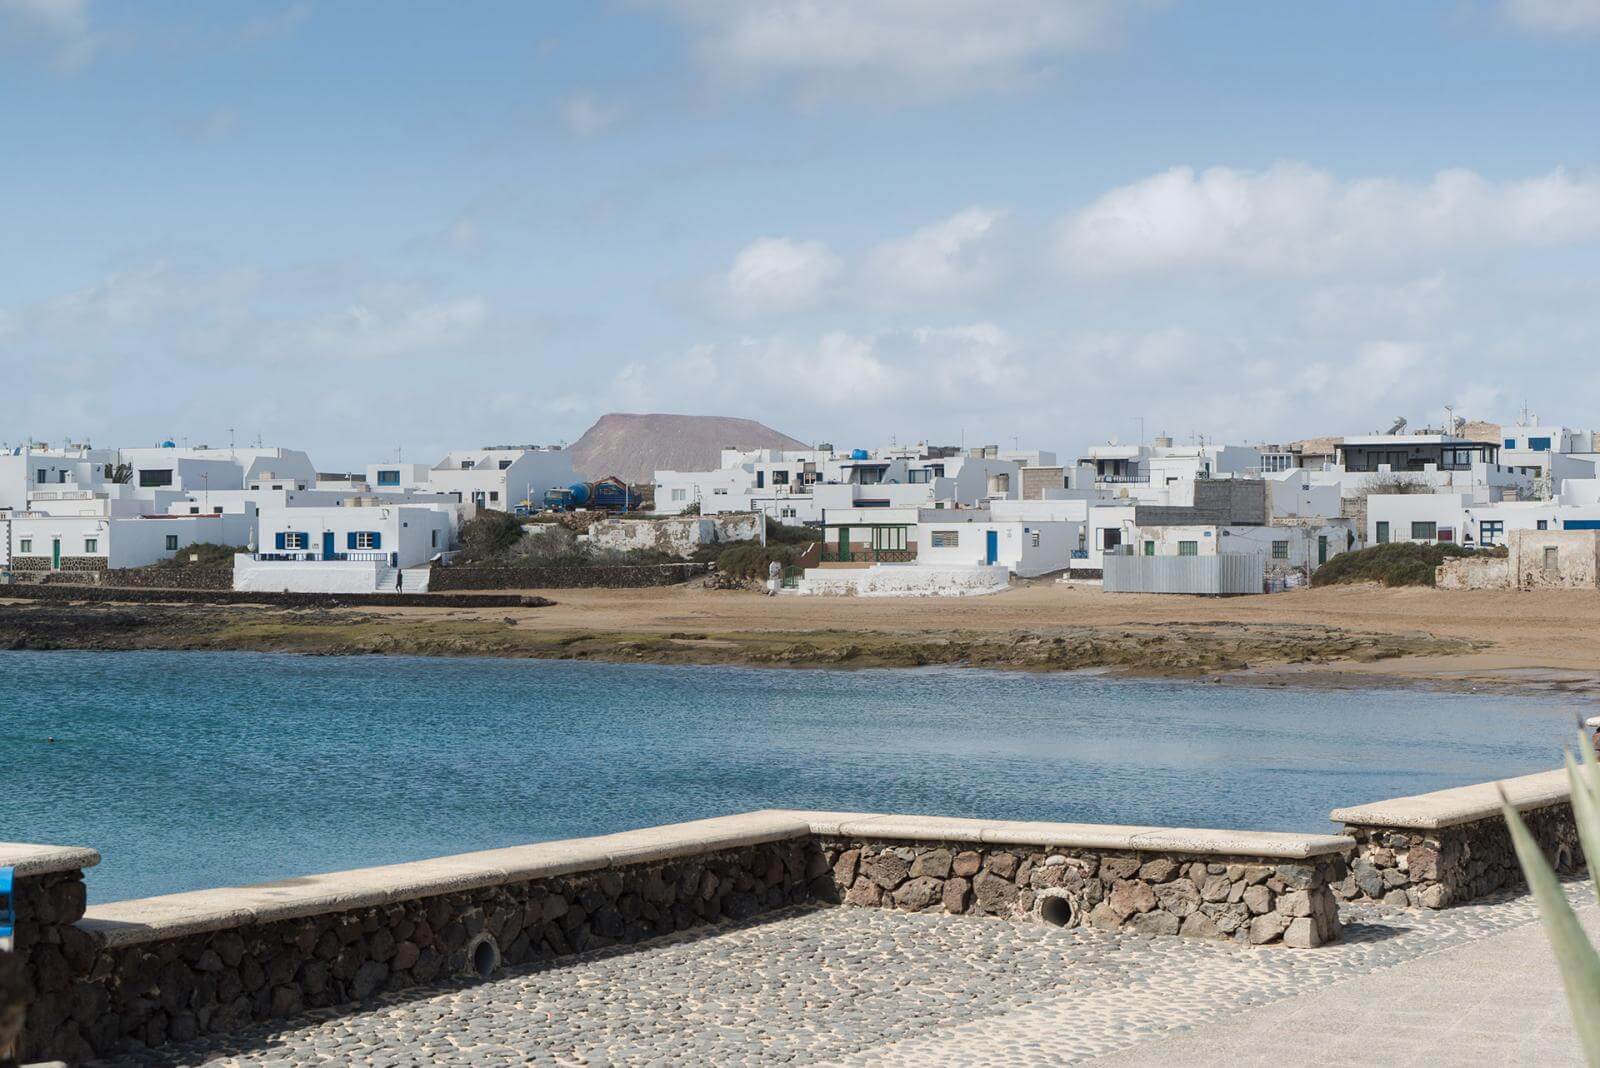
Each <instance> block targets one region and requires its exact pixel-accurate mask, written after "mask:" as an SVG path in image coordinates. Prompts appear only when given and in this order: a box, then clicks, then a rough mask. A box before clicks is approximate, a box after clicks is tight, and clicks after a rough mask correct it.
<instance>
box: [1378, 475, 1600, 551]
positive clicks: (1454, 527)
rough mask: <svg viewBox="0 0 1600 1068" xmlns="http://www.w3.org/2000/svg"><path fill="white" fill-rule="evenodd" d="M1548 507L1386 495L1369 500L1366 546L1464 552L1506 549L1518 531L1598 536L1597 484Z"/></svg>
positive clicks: (1572, 487)
mask: <svg viewBox="0 0 1600 1068" xmlns="http://www.w3.org/2000/svg"><path fill="white" fill-rule="evenodd" d="M1565 486H1566V487H1568V488H1566V489H1564V490H1563V492H1562V493H1561V495H1559V496H1558V497H1555V498H1553V499H1551V500H1548V501H1480V500H1478V499H1477V498H1476V497H1475V496H1474V495H1473V494H1471V493H1385V494H1373V495H1372V496H1370V497H1368V498H1367V531H1366V534H1367V542H1368V544H1370V545H1383V544H1386V543H1388V542H1398V541H1414V542H1422V543H1425V544H1436V543H1437V544H1446V545H1451V544H1454V545H1461V546H1463V547H1466V548H1472V547H1482V546H1490V545H1504V544H1506V535H1507V534H1508V533H1510V532H1511V531H1516V530H1600V481H1596V480H1592V479H1591V480H1587V481H1582V482H1576V481H1571V482H1567V483H1566V484H1565Z"/></svg>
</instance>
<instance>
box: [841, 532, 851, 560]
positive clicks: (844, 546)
mask: <svg viewBox="0 0 1600 1068" xmlns="http://www.w3.org/2000/svg"><path fill="white" fill-rule="evenodd" d="M839 559H840V560H848V559H850V528H849V527H840V528H839Z"/></svg>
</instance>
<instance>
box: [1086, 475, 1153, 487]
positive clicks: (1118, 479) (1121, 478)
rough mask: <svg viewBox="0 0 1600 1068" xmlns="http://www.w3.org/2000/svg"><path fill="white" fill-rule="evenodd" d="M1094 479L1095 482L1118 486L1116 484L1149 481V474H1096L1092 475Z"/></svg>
mask: <svg viewBox="0 0 1600 1068" xmlns="http://www.w3.org/2000/svg"><path fill="white" fill-rule="evenodd" d="M1094 480H1095V481H1096V482H1100V483H1104V484H1106V485H1109V486H1118V485H1128V484H1134V483H1147V482H1149V481H1150V476H1149V475H1096V476H1094Z"/></svg>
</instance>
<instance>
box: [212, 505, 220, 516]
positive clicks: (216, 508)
mask: <svg viewBox="0 0 1600 1068" xmlns="http://www.w3.org/2000/svg"><path fill="white" fill-rule="evenodd" d="M211 514H212V515H221V514H222V505H220V504H219V505H217V506H215V507H214V508H212V509H211Z"/></svg>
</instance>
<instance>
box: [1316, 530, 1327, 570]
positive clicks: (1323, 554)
mask: <svg viewBox="0 0 1600 1068" xmlns="http://www.w3.org/2000/svg"><path fill="white" fill-rule="evenodd" d="M1327 562H1328V536H1327V535H1326V534H1323V535H1322V536H1321V537H1319V538H1317V563H1318V564H1325V563H1327Z"/></svg>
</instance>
